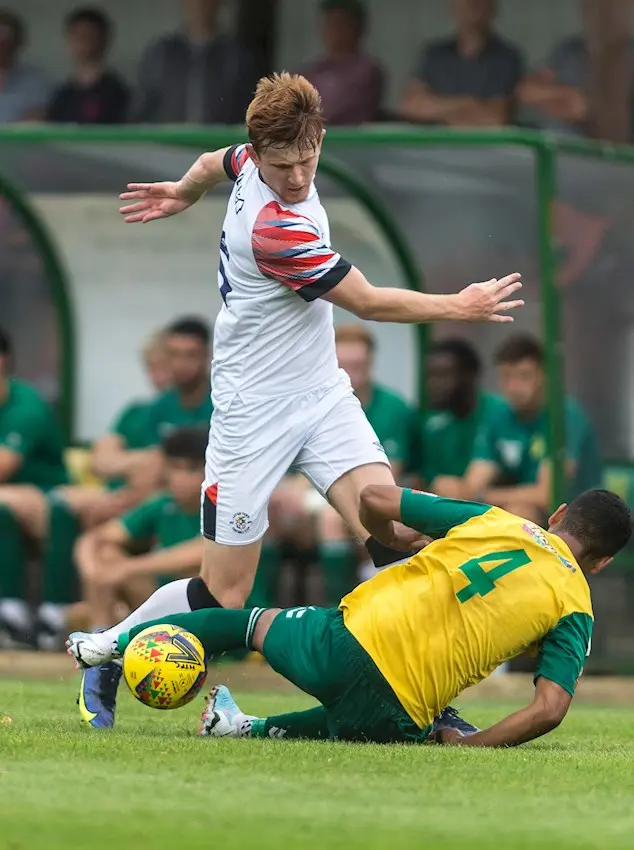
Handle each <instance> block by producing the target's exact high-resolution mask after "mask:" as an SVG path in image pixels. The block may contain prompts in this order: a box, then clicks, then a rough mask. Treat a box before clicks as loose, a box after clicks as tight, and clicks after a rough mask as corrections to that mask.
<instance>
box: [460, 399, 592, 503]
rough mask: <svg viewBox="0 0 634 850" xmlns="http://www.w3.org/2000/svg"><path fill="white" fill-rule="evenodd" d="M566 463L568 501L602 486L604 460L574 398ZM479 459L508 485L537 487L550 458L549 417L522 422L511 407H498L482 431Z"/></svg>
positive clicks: (567, 406)
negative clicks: (544, 463) (541, 467)
mask: <svg viewBox="0 0 634 850" xmlns="http://www.w3.org/2000/svg"><path fill="white" fill-rule="evenodd" d="M564 416H565V430H566V459H567V461H568V462H569V464H570V470H571V476H570V481H569V492H568V493H567V498H573V497H574V496H577V495H579V493H582V492H583V491H584V490H589V489H591V488H593V487H598V486H600V484H601V458H600V453H599V446H598V443H597V439H596V435H595V433H594V431H593V429H592V426H591V425H590V422H589V420H588V417H587V416H586V415H585V413H584V412H583V410H581V408H580V407H579V405H578V404H577V402H576V401H575V400H574V399H572V398H566V399H565V400H564ZM474 457H475V459H477V460H483V461H490V462H492V463H494V464H495V465H496V466H497V468H498V470H499V473H500V476H501V480H502V482H503V483H504V484H511V485H512V484H534V483H536V482H537V480H538V477H539V470H540V466H541V464H542V462H543V461H545V460H547V458H548V413H547V411H546V409H545V408H544V409H542V410H541V411H540V412H539V413H538V414H537V415H536V416H533V417H532V418H530V419H522V418H520V417H519V416H518V414H517V413H516V412H515V410H514V409H513V408H512V407H511V406H510V405H508V404H503V405H501V406H499V407H498V409H497V411H496V412H495V413H494V415H493V416H492V417H491V418H490V419H489V420H488V421H487V422H486V423H485V424H484V425H483V427H482V429H481V430H480V432H479V434H478V437H477V440H476V448H475V454H474Z"/></svg>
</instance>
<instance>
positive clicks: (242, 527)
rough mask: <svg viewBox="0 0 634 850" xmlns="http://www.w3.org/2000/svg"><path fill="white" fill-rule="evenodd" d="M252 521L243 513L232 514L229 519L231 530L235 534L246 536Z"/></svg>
mask: <svg viewBox="0 0 634 850" xmlns="http://www.w3.org/2000/svg"><path fill="white" fill-rule="evenodd" d="M252 521H253V520H252V519H251V517H250V516H249V514H245V513H244V511H238V513H236V514H234V515H233V516H232V517H231V528H233V530H234V531H235V532H236V533H237V534H246V532H247V531H248V530H249V529H250V528H251V523H252Z"/></svg>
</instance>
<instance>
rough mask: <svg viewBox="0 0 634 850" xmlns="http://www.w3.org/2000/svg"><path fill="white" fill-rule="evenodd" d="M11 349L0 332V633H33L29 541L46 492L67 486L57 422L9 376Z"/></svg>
mask: <svg viewBox="0 0 634 850" xmlns="http://www.w3.org/2000/svg"><path fill="white" fill-rule="evenodd" d="M11 358H12V347H11V341H10V339H9V336H8V334H7V333H6V332H5V331H4V330H2V329H0V538H1V539H2V551H1V555H0V635H1V638H2V641H3V642H5V643H6V641H7V640H9V641H17V642H24V641H25V640H26V637H27V635H28V633H29V631H30V625H31V618H30V612H29V608H28V604H27V596H28V588H27V586H26V566H25V565H26V554H27V553H26V550H25V547H24V538H25V537H26V538H30V539H31V540H36V541H38V542H40V543H41V542H42V541H43V539H44V537H45V534H46V493H47V492H48V491H50V490H51V489H52V488H54V487H56V486H58V485H60V484H64V483H65V482H66V469H65V467H64V462H63V440H62V433H61V429H60V427H59V425H58V422H57V418H56V416H55V414H54V413H53V411H52V410H51V408H50V407H49V405H48V404H47V403H46V402H45V401H44V400H43V399H42V398H41V397H40V395H39V394H38V392H37V391H36V390H35V389H34V388H33V387H32V386H30V385H29V384H27V383H25V382H23V381H20V380H18V379H17V378H13V377H10V374H11Z"/></svg>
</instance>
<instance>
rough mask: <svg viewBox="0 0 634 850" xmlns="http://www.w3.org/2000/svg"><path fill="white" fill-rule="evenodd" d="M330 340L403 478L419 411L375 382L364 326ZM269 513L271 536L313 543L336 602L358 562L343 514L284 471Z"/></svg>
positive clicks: (345, 328)
mask: <svg viewBox="0 0 634 850" xmlns="http://www.w3.org/2000/svg"><path fill="white" fill-rule="evenodd" d="M335 343H336V348H337V358H338V360H339V365H340V366H341V368H342V369H344V370H345V371H346V372H347V373H348V376H349V378H350V382H351V384H352V388H353V390H354V392H355V394H356V396H357V398H358V399H359V401H360V402H361V406H362V407H363V409H364V411H365V414H366V416H367V417H368V421H369V422H370V425H371V426H372V427H373V428H374V430H375V432H376V435H377V437H378V439H379V440H380V442H381V444H382V446H383V448H384V449H385V452H386V455H387V457H388V459H389V461H390V464H391V466H392V471H393V473H394V477H395V478H396V479H397V480H399V479H402V476H403V475H404V474H405V473H406V472H408V471H410V469H411V468H412V466H413V458H414V455H415V451H416V441H417V437H418V430H419V423H418V414H417V413H416V412H415V411H414V410H413V408H411V407H410V406H409V405H408V404H407V402H405V401H404V400H403V399H402V398H401V397H400V396H399V395H397V394H396V393H394V392H392V391H391V390H388V389H386V388H385V387H383V386H380V385H379V384H377V383H376V382H375V380H374V378H373V374H372V372H373V359H374V352H375V347H376V344H375V341H374V338H373V337H372V335H371V334H370V332H369V331H368V330H367V329H366V328H365V327H363V326H362V325H341V326H339V327H338V328H337V329H336V331H335ZM269 514H270V517H271V532H272V535H271V536H275V537H276V538H277V539H278V540H280V539H281V540H283V541H285V542H292V543H294V544H295V545H296V546H297V547H298V548H300V549H305V548H308V547H311V548H314V547H315V545H316V547H317V551H318V555H319V561H320V564H321V567H322V570H323V576H324V585H325V594H326V600H327V604H329V605H338V604H339V601H340V599H341V597H342V596H344V595H345V594H346V593H347V592H348V591H349V590H351V589H352V588H353V587H354V586H355V584H356V583H357V567H358V564H359V551H358V545H357V541H355V540H354V538H353V537H351V535H350V532H349V530H348V528H347V527H346V525H345V523H344V521H343V519H342V518H341V517H340V516H339V514H338V513H337V512H336V511H335V510H334V509H333V508H331V507H330V505H328V504H327V503H326V502H325V501H324V499H322V498H321V496H320V495H319V494H318V493H317V492H316V491H314V490H313V489H312V488H311V486H310V484H309V482H308V481H307V480H306V479H305V478H304V477H303V476H300V475H294V476H288V477H287V479H286V480H285V481H284V482H282V484H281V485H280V488H278V490H277V491H276V492H275V493H274V494H273V499H272V500H271V504H270V505H269ZM311 515H312V516H313V517H314V521H315V522H314V526H313V524H312V523H311V522H310V517H311ZM313 527H314V529H316V540H315V531H314V530H313ZM269 545H271V543H269ZM267 563H268V562H267Z"/></svg>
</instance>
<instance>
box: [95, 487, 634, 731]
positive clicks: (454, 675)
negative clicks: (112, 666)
mask: <svg viewBox="0 0 634 850" xmlns="http://www.w3.org/2000/svg"><path fill="white" fill-rule="evenodd" d="M361 498H362V502H361V514H362V522H363V524H364V526H365V527H366V528H367V529H368V531H369V532H370V533H371V534H372V535H373V536H374V537H375V538H376V539H377V540H380V541H381V542H382V543H384V544H385V545H387V546H392V547H394V548H399V547H407V546H409V547H410V548H411V547H412V544H413V543H414V542H415V541H417V542H418V544H419V547H420V546H422V545H424V544H425V542H426V541H425V539H424V538H423V537H422V535H425V536H428V537H429V538H432V539H433V542H430V543H429V544H428V545H425V546H424V548H422V549H421V551H419V552H418V553H417V554H416V555H414V556H413V557H412V558H411V559H410V560H409V561H408V562H407V563H405V564H401V565H397V566H393V567H390V568H388V569H386V570H384V571H383V572H381V573H379V574H378V575H376V576H375V577H374V578H372V579H370V580H369V581H367V582H365V583H364V584H361V585H359V586H358V587H357V588H355V590H353V591H352V592H351V593H349V594H348V595H347V596H345V597H344V598H343V599H342V600H341V603H340V605H339V608H337V609H319V608H312V607H308V608H291V609H289V610H282V611H281V610H279V609H268V610H265V609H258V608H252V609H250V610H243V611H236V610H222V609H212V610H205V611H196V612H192V613H190V614H182V615H178V616H173V617H170V618H169V622H170V623H173V624H174V625H177V626H182V627H183V628H185V629H187V630H188V631H191V632H193V633H194V634H196V635H197V636H198V637H199V638H200V640H201V641H202V643H203V645H204V647H205V650H206V651H207V653H208V654H209V655H215V654H217V653H219V652H223V651H225V650H229V649H234V648H237V647H239V646H240V645H243V644H244V643H246V645H247V646H248V647H250V648H254V649H257V650H259V651H260V652H262V654H263V655H264V656H265V657H266V658H267V660H268V661H269V663H270V664H271V666H272V667H273V668H274V669H275V670H277V671H278V672H279V673H281V674H282V675H283V676H285V677H286V678H287V679H289V680H290V681H292V682H294V684H296V685H297V686H298V687H300V688H301V689H302V690H304V691H306V692H307V693H309V694H312V695H313V696H314V697H316V698H317V699H318V700H319V701H320V702H321V704H322V705H321V706H319V707H318V708H315V709H311V710H309V711H306V712H300V713H295V714H288V715H280V716H277V717H268V718H256V717H253V716H250V715H246V714H243V713H242V712H240V710H239V709H238V707H237V706H236V705H235V703H234V702H233V700H232V698H231V695H230V694H229V692H228V690H227V689H226V688H224V687H220V688H216V689H214V691H212V694H211V698H210V700H209V703H208V706H207V709H206V711H205V713H204V714H203V722H202V728H201V734H203V735H205V734H207V735H215V736H233V737H247V736H250V737H288V738H291V737H303V738H306V737H310V738H337V739H341V740H368V741H379V742H399V741H401V742H405V741H410V742H422V741H425V740H426V739H427V737H428V735H429V734H430V732H431V731H432V724H433V723H434V719H435V718H438V717H440V718H441V722H440V724H437V728H438V726H440V727H442V726H443V725H445V724H443V723H442V714H443V711H444V710H445V709H447V707H448V706H449V704H450V703H451V701H452V700H453V699H454V698H455V697H456V696H457V695H458V694H459V693H460V692H461V691H462V690H464V689H465V688H466V687H468V686H469V685H473V684H475V683H476V682H479V681H481V680H482V679H484V678H486V677H487V676H488V675H489V674H490V673H492V672H493V670H494V669H495V668H496V667H497V666H498V665H499V664H501V663H503V662H505V661H508V660H510V659H511V658H513V657H514V656H516V655H518V654H519V653H521V652H523V651H524V650H526V649H527V648H528V647H530V646H532V645H534V644H538V645H539V647H540V655H539V661H538V665H537V672H536V675H535V682H536V688H535V698H534V701H533V703H532V704H531V705H530V706H528V707H527V708H524V709H522V710H521V711H518V712H516V713H515V714H513V715H511V716H510V717H507V718H506V719H505V720H503V721H501V722H500V723H498V724H496V725H495V726H493V727H491V728H490V729H487V730H485V731H477V732H476V733H475V734H471V735H469V736H462V735H461V734H460V732H459V731H458V729H456V728H449V729H447V728H445V729H442V731H440V732H439V736H438V737H439V738H440V739H441V740H443V741H445V742H459V743H462V744H469V745H472V746H476V745H477V746H513V745H516V744H521V743H523V742H524V741H530V740H532V739H533V738H536V737H538V736H540V735H543V734H544V733H546V732H548V731H550V730H551V729H553V728H554V727H555V726H557V725H558V724H559V723H560V722H561V720H562V719H563V717H564V716H565V714H566V712H567V710H568V707H569V705H570V701H571V699H572V697H573V695H574V691H575V686H576V683H577V680H578V678H579V675H580V674H581V671H582V668H583V665H584V662H585V658H586V655H587V654H588V652H589V649H590V639H591V634H592V622H593V617H592V603H591V599H590V589H589V587H588V583H587V580H586V574H587V573H594V572H598V571H599V570H601V569H603V568H604V567H605V566H606V565H607V564H608V563H609V562H610V560H611V559H612V556H613V555H615V554H616V553H617V552H618V551H619V550H620V549H621V548H622V547H623V546H624V545H625V544H626V543H627V542H628V540H629V538H630V535H631V530H632V516H631V513H630V510H629V508H628V507H627V505H626V504H625V503H624V502H623V501H622V500H621V499H620V498H619V497H618V496H616V495H615V494H613V493H610V492H608V491H606V490H589V491H587V492H585V493H583V494H582V495H580V496H579V497H578V498H576V499H575V500H574V501H573V502H571V504H570V505H568V506H566V505H562V506H561V507H560V508H559V509H558V510H557V511H556V512H555V513H554V514H553V515H552V517H551V519H550V525H549V530H548V531H544V530H543V529H541V528H540V527H539V526H537V525H535V524H534V523H532V522H528V521H527V520H524V519H521V518H520V517H518V516H515V515H513V514H509V513H507V512H505V511H503V510H501V509H500V508H492V507H490V506H488V505H481V504H476V503H473V502H462V501H455V500H451V499H443V498H440V497H437V496H433V495H430V494H428V493H419V492H414V491H411V490H402V489H401V488H399V487H396V486H372V487H368V488H366V489H365V490H364V491H363V493H362V497H361ZM160 622H161V621H160V620H156V621H154V622H153V623H143V624H141V625H140V626H138V628H134V629H132V630H131V631H130V632H129V633H127V634H124V635H122V636H121V637H120V638H119V640H118V644H117V645H116V646H115V647H113V652H114V654H121V653H122V652H123V651H124V650H125V647H126V646H127V644H128V643H129V641H130V640H131V639H132V638H133V637H134V636H135V635H136V634H137V633H138V632H139V631H140V630H142V629H144V628H146V627H147V626H149V625H158V624H159V623H160ZM80 654H81V653H80ZM78 660H79V661H83V662H84V663H91V662H92V663H101V662H102V660H103V659H102V658H101V657H100V658H98V659H92V658H81V657H80V658H78ZM446 725H449V726H452V725H453V726H454V727H455V726H456V725H458V728H460V727H459V724H455V723H451V722H449V723H448V724H446ZM472 729H475V727H472Z"/></svg>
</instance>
